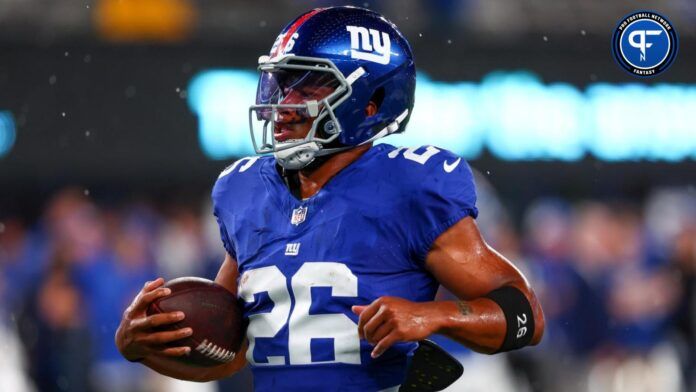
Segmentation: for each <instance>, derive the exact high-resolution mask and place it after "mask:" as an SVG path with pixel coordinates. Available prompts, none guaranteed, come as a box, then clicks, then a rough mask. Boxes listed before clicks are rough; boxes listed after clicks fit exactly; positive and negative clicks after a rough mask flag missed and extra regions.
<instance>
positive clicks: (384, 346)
mask: <svg viewBox="0 0 696 392" xmlns="http://www.w3.org/2000/svg"><path fill="white" fill-rule="evenodd" d="M398 341H399V338H398V336H397V334H396V333H395V332H394V331H392V332H390V333H389V334H388V335H387V336H385V337H384V338H382V340H380V341H379V343H377V345H375V348H373V349H372V354H370V355H371V356H372V358H377V357H379V356H380V355H382V354H384V352H385V351H387V350H388V349H389V347H391V346H392V345H394V343H396V342H398Z"/></svg>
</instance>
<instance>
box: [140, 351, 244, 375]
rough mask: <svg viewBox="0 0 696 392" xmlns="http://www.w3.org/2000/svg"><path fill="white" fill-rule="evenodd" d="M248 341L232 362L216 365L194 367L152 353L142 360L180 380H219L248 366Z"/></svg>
mask: <svg viewBox="0 0 696 392" xmlns="http://www.w3.org/2000/svg"><path fill="white" fill-rule="evenodd" d="M246 350H247V343H246V342H245V343H244V344H243V345H242V348H241V349H240V350H239V352H238V353H237V355H236V356H235V358H234V359H233V360H232V362H229V363H226V364H223V365H219V366H215V367H209V368H204V367H194V366H189V365H186V364H185V363H182V362H179V361H176V360H174V359H170V358H166V357H161V356H156V355H150V356H147V357H145V359H143V361H142V362H141V363H142V364H143V365H145V366H147V367H149V368H150V369H152V370H154V371H156V372H157V373H159V374H162V375H165V376H168V377H172V378H177V379H179V380H186V381H195V382H207V381H214V380H219V379H221V378H225V377H228V376H231V375H232V374H234V373H237V372H238V371H240V370H241V369H243V368H244V366H246V364H247V362H246Z"/></svg>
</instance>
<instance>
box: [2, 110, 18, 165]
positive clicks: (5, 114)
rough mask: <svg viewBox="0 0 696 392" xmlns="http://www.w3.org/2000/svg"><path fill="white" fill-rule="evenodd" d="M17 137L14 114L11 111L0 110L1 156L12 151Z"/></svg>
mask: <svg viewBox="0 0 696 392" xmlns="http://www.w3.org/2000/svg"><path fill="white" fill-rule="evenodd" d="M15 138H16V132H15V121H14V116H12V113H10V112H9V111H0V157H2V156H3V155H6V154H7V153H9V152H10V150H11V149H12V146H14V142H15Z"/></svg>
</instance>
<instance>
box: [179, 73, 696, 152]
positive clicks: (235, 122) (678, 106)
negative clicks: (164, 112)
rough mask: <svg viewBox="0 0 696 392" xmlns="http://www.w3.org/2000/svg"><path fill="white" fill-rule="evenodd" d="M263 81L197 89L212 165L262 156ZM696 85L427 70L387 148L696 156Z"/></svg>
mask: <svg viewBox="0 0 696 392" xmlns="http://www.w3.org/2000/svg"><path fill="white" fill-rule="evenodd" d="M257 78H258V75H257V74H256V73H255V72H253V71H246V70H211V71H204V72H201V73H199V74H198V75H196V76H195V77H194V78H193V79H192V80H191V83H190V85H189V89H188V91H189V96H188V103H189V106H190V108H191V110H192V111H193V112H194V113H196V114H197V115H198V118H199V140H200V143H201V148H202V149H203V151H204V153H205V154H206V155H207V156H208V157H210V158H212V159H227V158H231V157H240V156H246V155H253V154H254V151H253V148H252V146H251V142H250V141H249V131H248V123H247V122H248V107H249V104H250V103H251V100H252V99H253V97H254V96H255V90H256V83H257ZM693 124H696V85H687V84H657V85H654V86H647V85H642V84H636V83H633V84H608V83H594V84H591V85H590V86H588V87H587V89H586V90H584V91H582V90H580V89H578V88H577V87H575V86H573V85H571V84H568V83H553V84H545V83H543V82H542V81H541V80H540V79H539V77H537V76H536V75H534V74H532V73H530V72H526V71H515V72H503V71H496V72H493V73H491V74H489V75H487V76H486V77H484V78H483V79H482V80H481V82H479V83H474V82H454V83H450V82H448V83H445V82H438V81H433V80H431V79H430V78H429V77H428V76H427V75H425V74H423V73H421V74H419V76H418V87H417V89H416V107H415V109H414V112H413V115H412V117H411V122H410V124H409V126H408V130H407V131H406V132H405V133H403V134H400V135H393V136H389V137H387V138H385V139H383V140H381V141H380V142H383V143H391V144H396V145H407V146H417V145H423V144H434V145H440V146H443V147H446V148H448V149H450V150H452V151H454V152H456V153H458V154H461V155H462V156H464V157H466V158H469V159H471V158H476V157H477V156H479V155H480V153H481V151H482V150H483V148H484V147H485V148H487V149H488V150H489V151H491V152H492V153H493V154H494V155H495V156H497V157H498V158H500V159H504V160H512V161H517V160H562V161H575V160H578V159H581V158H582V157H583V156H584V155H585V154H588V153H589V154H592V155H594V156H595V157H597V158H598V159H601V160H605V161H631V160H664V161H680V160H685V159H696V127H694V125H693Z"/></svg>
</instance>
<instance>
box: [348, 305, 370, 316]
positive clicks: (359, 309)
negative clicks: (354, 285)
mask: <svg viewBox="0 0 696 392" xmlns="http://www.w3.org/2000/svg"><path fill="white" fill-rule="evenodd" d="M365 308H367V305H353V306H352V307H351V308H350V310H352V311H353V313H355V314H357V315H358V316H360V313H362V312H363V310H365Z"/></svg>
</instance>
